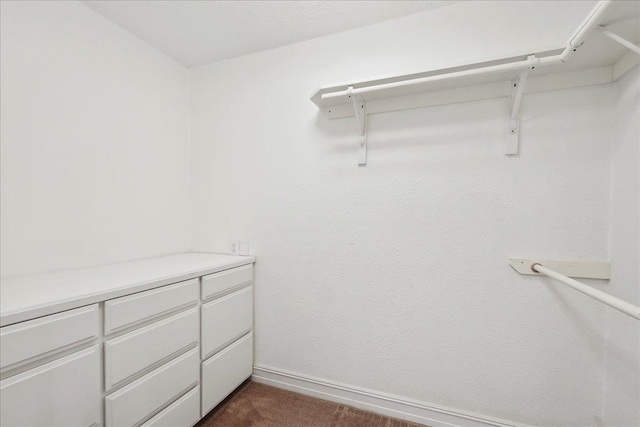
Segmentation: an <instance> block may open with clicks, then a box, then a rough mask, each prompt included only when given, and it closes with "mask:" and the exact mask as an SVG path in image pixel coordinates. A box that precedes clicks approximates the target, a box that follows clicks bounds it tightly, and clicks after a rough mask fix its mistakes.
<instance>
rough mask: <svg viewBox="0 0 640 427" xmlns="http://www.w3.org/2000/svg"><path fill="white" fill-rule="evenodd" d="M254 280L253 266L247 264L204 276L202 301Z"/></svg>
mask: <svg viewBox="0 0 640 427" xmlns="http://www.w3.org/2000/svg"><path fill="white" fill-rule="evenodd" d="M252 282H253V266H252V265H245V266H242V267H238V268H232V269H231V270H225V271H221V272H219V273H215V274H210V275H208V276H204V277H202V301H205V300H207V299H210V298H214V297H216V296H219V295H222V294H225V293H228V292H232V291H233V290H234V289H238V288H241V287H243V286H247V285H249V284H251V283H252Z"/></svg>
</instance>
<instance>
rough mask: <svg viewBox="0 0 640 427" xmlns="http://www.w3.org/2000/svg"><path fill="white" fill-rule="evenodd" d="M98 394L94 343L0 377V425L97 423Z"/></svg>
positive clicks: (81, 426) (62, 426) (83, 426)
mask: <svg viewBox="0 0 640 427" xmlns="http://www.w3.org/2000/svg"><path fill="white" fill-rule="evenodd" d="M101 397H102V396H101V390H100V350H99V346H98V345H96V346H94V347H91V348H88V349H85V350H82V351H79V352H77V353H73V354H70V355H68V356H66V357H63V358H61V359H58V360H54V361H53V362H49V363H47V364H44V365H42V366H38V367H37V368H34V369H31V370H29V371H26V372H23V373H20V374H18V375H15V376H13V377H10V378H7V379H5V380H2V381H0V401H2V411H0V425H2V426H5V427H18V426H50V427H57V426H59V427H76V426H77V427H88V426H91V425H98V424H99V423H100V413H101V403H100V401H101Z"/></svg>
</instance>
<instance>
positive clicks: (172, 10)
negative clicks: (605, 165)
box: [83, 0, 455, 67]
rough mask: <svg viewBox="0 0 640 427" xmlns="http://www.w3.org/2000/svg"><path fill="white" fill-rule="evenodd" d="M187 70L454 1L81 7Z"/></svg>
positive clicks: (150, 3)
mask: <svg viewBox="0 0 640 427" xmlns="http://www.w3.org/2000/svg"><path fill="white" fill-rule="evenodd" d="M83 3H84V4H86V5H87V6H89V7H90V8H92V9H94V10H95V11H97V12H98V13H100V14H102V15H103V16H105V17H106V18H108V19H110V20H111V21H113V22H115V23H116V24H118V25H120V26H121V27H123V28H125V29H126V30H128V31H129V32H131V33H132V34H134V35H135V36H137V37H139V38H141V39H142V40H144V41H146V42H147V43H149V44H150V45H152V46H155V47H156V48H157V49H159V50H160V51H162V52H164V53H165V54H167V55H169V56H171V57H172V58H174V59H175V60H177V61H178V62H180V63H182V64H183V65H185V66H187V67H194V66H198V65H202V64H206V63H210V62H215V61H220V60H223V59H227V58H233V57H235V56H240V55H246V54H248V53H252V52H258V51H261V50H265V49H270V48H274V47H278V46H284V45H287V44H291V43H296V42H300V41H303V40H309V39H312V38H315V37H319V36H323V35H327V34H331V33H336V32H339V31H344V30H348V29H351V28H357V27H361V26H364V25H369V24H373V23H376V22H381V21H386V20H389V19H393V18H398V17H401V16H406V15H411V14H413V13H418V12H422V11H425V10H429V9H435V8H438V7H442V6H446V5H447V4H452V3H455V2H453V1H177V0H176V1H83Z"/></svg>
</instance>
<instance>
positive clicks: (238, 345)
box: [202, 333, 253, 417]
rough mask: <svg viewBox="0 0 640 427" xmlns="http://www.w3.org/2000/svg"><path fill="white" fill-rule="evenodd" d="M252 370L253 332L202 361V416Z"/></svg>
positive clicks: (247, 376) (249, 374) (248, 375)
mask: <svg viewBox="0 0 640 427" xmlns="http://www.w3.org/2000/svg"><path fill="white" fill-rule="evenodd" d="M252 371H253V333H250V334H247V335H245V336H244V337H242V338H241V339H239V340H238V341H236V342H235V343H233V344H231V345H230V346H229V347H227V348H225V349H224V350H222V351H221V352H219V353H218V354H216V355H215V356H212V357H211V358H209V360H207V361H205V362H203V363H202V416H203V417H204V416H205V415H206V414H207V412H209V411H210V410H212V409H213V408H214V407H215V406H216V405H217V404H218V403H220V402H222V400H223V399H224V398H225V397H227V396H228V395H229V394H230V393H231V392H232V391H233V390H235V389H236V387H238V386H239V385H240V384H242V382H243V381H244V380H246V379H247V378H249V377H250V376H251V374H252Z"/></svg>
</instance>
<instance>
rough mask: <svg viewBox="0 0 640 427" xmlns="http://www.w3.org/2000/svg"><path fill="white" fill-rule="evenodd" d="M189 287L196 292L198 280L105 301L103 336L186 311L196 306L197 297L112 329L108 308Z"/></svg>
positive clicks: (172, 284) (111, 315)
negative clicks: (192, 287) (193, 288)
mask: <svg viewBox="0 0 640 427" xmlns="http://www.w3.org/2000/svg"><path fill="white" fill-rule="evenodd" d="M189 286H195V287H196V290H197V287H198V286H199V279H197V278H195V279H189V280H185V281H182V282H177V283H171V284H169V285H165V286H160V287H157V288H154V289H149V290H146V291H142V292H136V293H134V294H131V295H125V296H122V297H120V298H114V299H111V300H107V301H105V302H104V315H105V316H104V335H105V336H109V335H112V334H114V333H118V332H123V331H125V330H127V329H130V328H133V327H136V326H142V325H144V324H147V323H151V322H153V321H155V320H158V319H161V318H163V317H167V316H170V315H172V314H174V313H177V312H179V311H182V310H186V309H188V308H191V307H195V306H196V305H197V304H198V296H197V294H196V297H195V299H194V300H192V301H189V302H187V303H185V304H181V305H179V306H176V307H171V308H169V309H167V310H163V311H161V312H158V313H154V314H152V315H150V316H146V317H143V318H141V319H137V320H134V321H133V322H129V323H126V324H124V325H120V326H117V327H112V326H111V319H112V317H113V314H107V311H108V310H109V309H110V307H109V306H111V307H115V306H117V305H119V304H127V303H131V302H132V301H135V300H137V299H140V300H143V299H144V298H147V297H149V296H151V295H153V293H155V294H160V293H162V292H171V291H175V290H177V289H180V288H186V287H189Z"/></svg>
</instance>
